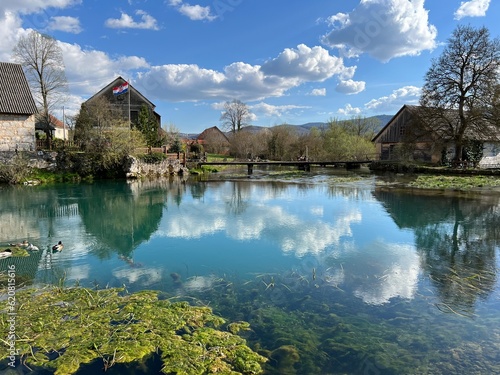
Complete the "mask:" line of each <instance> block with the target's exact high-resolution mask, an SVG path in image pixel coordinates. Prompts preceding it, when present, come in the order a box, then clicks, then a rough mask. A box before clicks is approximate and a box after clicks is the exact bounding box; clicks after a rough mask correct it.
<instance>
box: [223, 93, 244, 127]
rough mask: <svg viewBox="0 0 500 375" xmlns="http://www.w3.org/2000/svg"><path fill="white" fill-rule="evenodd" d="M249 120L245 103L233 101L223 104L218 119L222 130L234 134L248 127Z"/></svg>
mask: <svg viewBox="0 0 500 375" xmlns="http://www.w3.org/2000/svg"><path fill="white" fill-rule="evenodd" d="M249 120H250V111H249V109H248V107H247V105H246V104H245V103H242V102H241V101H239V100H236V99H234V100H233V101H231V102H226V103H225V104H224V112H223V113H222V115H221V117H220V121H222V126H223V128H224V129H226V130H228V131H232V132H233V133H235V132H237V131H240V130H241V128H242V127H244V126H246V125H248V121H249Z"/></svg>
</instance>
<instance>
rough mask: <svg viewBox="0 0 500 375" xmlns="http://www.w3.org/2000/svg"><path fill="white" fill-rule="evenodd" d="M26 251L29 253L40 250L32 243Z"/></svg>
mask: <svg viewBox="0 0 500 375" xmlns="http://www.w3.org/2000/svg"><path fill="white" fill-rule="evenodd" d="M26 250H29V251H38V250H40V249H39V248H38V246H35V245H33V244H32V243H30V244H29V245H28V246H27V247H26Z"/></svg>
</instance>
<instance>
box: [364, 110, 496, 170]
mask: <svg viewBox="0 0 500 375" xmlns="http://www.w3.org/2000/svg"><path fill="white" fill-rule="evenodd" d="M459 121H460V119H459V116H458V111H455V110H439V109H433V108H424V107H421V106H412V105H404V106H403V107H402V108H401V109H400V110H399V111H398V112H397V113H396V114H395V115H394V116H393V117H392V119H391V120H390V121H389V122H388V123H387V124H386V126H384V127H383V128H382V129H381V130H380V131H379V132H378V134H377V135H376V136H375V137H374V138H373V139H372V141H373V142H374V143H375V146H376V150H377V153H378V154H379V156H380V160H396V159H413V160H418V161H424V162H430V163H433V164H437V163H439V162H441V161H442V160H443V157H446V159H448V160H452V159H453V158H454V157H455V153H456V149H455V142H454V140H453V139H452V137H451V131H450V129H457V128H458V126H459ZM499 140H500V134H499V132H498V129H497V128H496V127H495V126H492V125H491V124H487V123H485V122H484V121H482V120H479V121H478V122H477V123H476V126H472V125H470V126H469V127H468V128H467V129H466V131H465V134H464V141H465V142H467V143H469V142H471V143H474V142H475V143H478V144H479V145H480V146H481V145H482V148H483V158H482V160H481V161H480V162H479V165H480V166H481V165H500V142H499ZM463 157H464V156H463V155H461V156H460V160H462V158H463ZM463 160H466V157H465V159H463ZM486 160H488V161H487V162H486Z"/></svg>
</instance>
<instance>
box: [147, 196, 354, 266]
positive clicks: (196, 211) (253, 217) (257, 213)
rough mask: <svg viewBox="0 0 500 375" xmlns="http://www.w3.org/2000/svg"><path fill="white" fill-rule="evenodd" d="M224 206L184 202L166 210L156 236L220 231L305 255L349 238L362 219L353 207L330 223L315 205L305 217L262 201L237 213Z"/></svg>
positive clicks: (182, 235) (186, 235)
mask: <svg viewBox="0 0 500 375" xmlns="http://www.w3.org/2000/svg"><path fill="white" fill-rule="evenodd" d="M261 199H262V198H261ZM226 208H227V206H225V205H222V204H220V203H214V204H205V205H203V209H202V208H200V207H199V206H198V205H197V204H196V203H194V204H183V205H182V206H180V207H179V211H178V212H177V213H176V214H175V215H172V211H169V215H166V217H164V220H163V222H162V224H161V225H160V229H159V230H158V232H157V233H156V235H159V236H161V237H173V238H201V237H203V236H207V235H213V234H215V233H218V232H220V233H224V234H225V235H226V236H227V237H229V238H232V239H235V240H238V241H248V240H257V239H268V240H271V241H273V242H275V243H278V244H279V246H280V247H281V249H282V250H283V251H284V252H286V253H295V255H296V256H304V255H306V254H318V253H321V252H323V251H324V250H325V249H327V248H328V247H330V246H332V245H337V244H338V243H339V242H340V238H341V237H352V231H351V224H352V223H359V222H361V219H362V215H361V213H360V212H359V211H358V210H357V209H355V208H353V209H347V210H343V211H342V212H341V213H339V214H337V216H336V218H335V220H334V222H333V223H331V222H326V221H325V220H324V218H321V217H318V216H320V215H324V211H325V208H324V207H322V206H318V205H316V206H314V207H311V208H310V209H307V212H308V214H307V216H306V215H300V214H296V213H293V214H292V213H289V212H287V211H286V209H285V208H284V207H282V206H278V205H271V204H269V203H266V202H265V201H261V202H260V203H258V204H253V205H252V206H249V207H246V208H245V209H244V210H242V212H239V213H238V214H230V213H229V214H228V211H227V209H226ZM311 215H313V216H315V217H311Z"/></svg>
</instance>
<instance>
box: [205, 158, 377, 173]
mask: <svg viewBox="0 0 500 375" xmlns="http://www.w3.org/2000/svg"><path fill="white" fill-rule="evenodd" d="M372 161H373V160H368V159H367V160H349V161H309V160H307V161H305V160H297V161H267V160H258V161H257V160H247V161H209V162H207V161H200V162H198V166H200V167H201V166H203V165H226V166H227V165H233V166H238V165H246V166H247V168H248V175H251V174H253V168H254V166H260V165H271V166H277V167H284V166H296V167H298V169H299V170H302V171H306V172H309V171H310V170H311V166H318V167H327V166H333V167H344V168H346V169H356V168H359V167H360V166H361V165H362V164H370V163H371V162H372Z"/></svg>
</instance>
